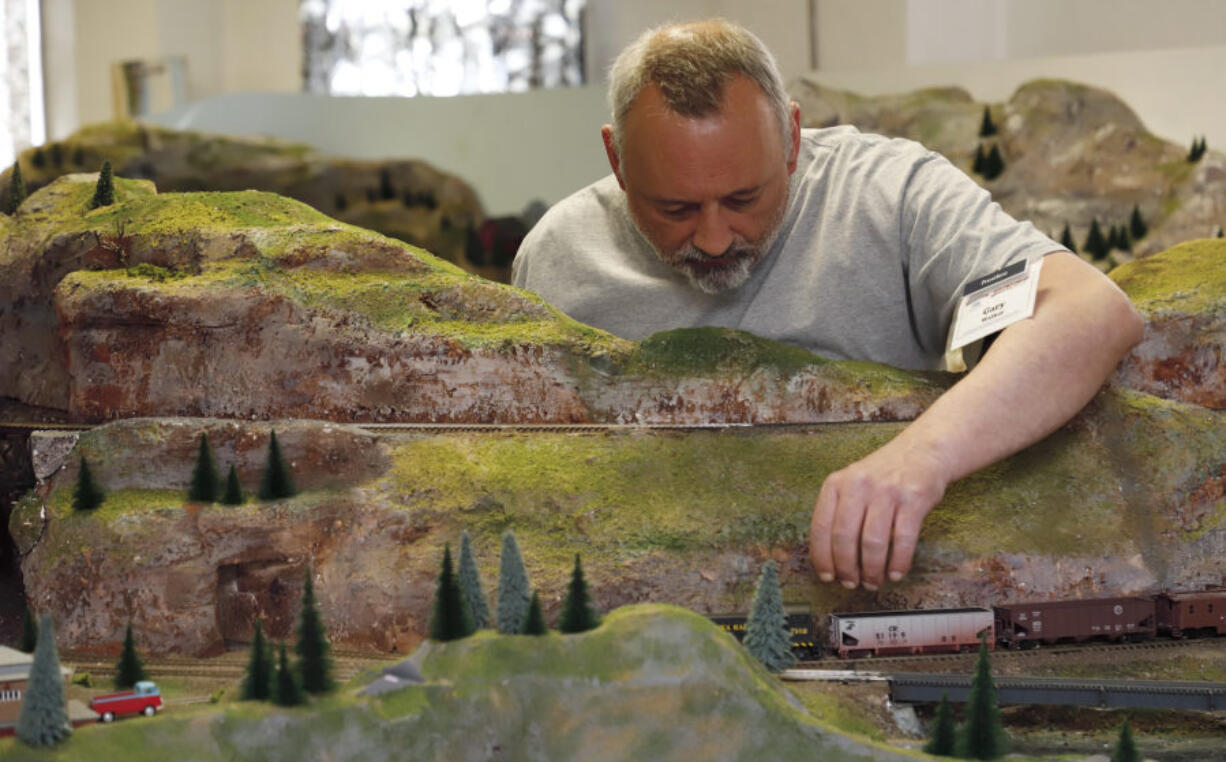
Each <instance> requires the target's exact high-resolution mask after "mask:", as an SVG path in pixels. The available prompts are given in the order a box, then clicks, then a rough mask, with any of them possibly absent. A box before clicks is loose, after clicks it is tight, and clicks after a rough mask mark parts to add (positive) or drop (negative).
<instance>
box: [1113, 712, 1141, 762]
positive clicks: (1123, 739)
mask: <svg viewBox="0 0 1226 762" xmlns="http://www.w3.org/2000/svg"><path fill="white" fill-rule="evenodd" d="M1111 762H1141V753H1140V752H1139V751H1138V750H1137V744H1136V742H1135V741H1133V740H1132V726H1131V725H1129V724H1128V718H1127V717H1125V718H1124V721H1123V722H1122V723H1120V737H1119V738H1118V739H1117V740H1116V742H1115V750H1114V751H1112V752H1111Z"/></svg>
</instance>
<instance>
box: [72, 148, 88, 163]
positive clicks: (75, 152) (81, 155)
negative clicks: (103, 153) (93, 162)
mask: <svg viewBox="0 0 1226 762" xmlns="http://www.w3.org/2000/svg"><path fill="white" fill-rule="evenodd" d="M72 163H73V164H76V165H77V166H78V167H84V166H85V149H84V148H82V147H81V146H77V147H76V148H74V149H72Z"/></svg>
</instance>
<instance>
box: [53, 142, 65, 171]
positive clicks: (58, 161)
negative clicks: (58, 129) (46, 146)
mask: <svg viewBox="0 0 1226 762" xmlns="http://www.w3.org/2000/svg"><path fill="white" fill-rule="evenodd" d="M51 164H52V165H54V166H56V167H63V166H64V146H63V145H61V144H59V143H52V144H51Z"/></svg>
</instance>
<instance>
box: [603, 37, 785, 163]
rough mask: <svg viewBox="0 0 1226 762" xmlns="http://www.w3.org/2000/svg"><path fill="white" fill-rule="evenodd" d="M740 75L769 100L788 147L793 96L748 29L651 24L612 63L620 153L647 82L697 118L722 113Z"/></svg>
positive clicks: (683, 113)
mask: <svg viewBox="0 0 1226 762" xmlns="http://www.w3.org/2000/svg"><path fill="white" fill-rule="evenodd" d="M737 75H744V76H745V77H748V78H749V79H750V80H751V81H753V82H754V84H756V85H757V86H758V87H759V88H761V90H762V92H763V94H765V95H766V97H767V99H768V100H769V101H770V102H771V105H772V106H773V107H774V109H775V112H776V115H777V117H778V119H779V129H780V133H781V135H782V136H783V147H784V150H785V151H786V150H787V146H788V143H789V142H790V141H791V136H792V132H791V119H790V118H789V104H790V102H791V101H790V99H789V98H788V93H787V90H786V89H785V88H784V85H783V77H782V76H781V75H780V74H779V66H778V65H777V64H776V63H775V57H774V56H772V55H771V52H770V51H769V50H767V49H766V46H765V45H764V44H762V40H760V39H758V38H757V36H755V35H754V34H753V33H752V32H750V31H749V30H748V29H745V28H744V27H742V26H740V25H738V24H735V23H733V22H731V21H727V20H726V19H711V20H709V21H700V22H696V23H691V24H674V25H667V26H660V27H656V28H654V29H649V30H647V31H646V32H644V33H643V34H642V35H640V36H639V38H638V39H637V40H635V41H634V42H632V43H630V45H628V46H627V47H626V49H625V50H623V51H622V52H621V54H620V55H618V56H617V60H615V61H614V62H613V65H612V66H611V67H610V68H609V108H610V109H611V110H612V112H613V143H614V146H615V147H616V148H617V153H618V155H619V156H620V155H621V153H622V136H623V134H624V131H625V123H626V115H627V114H628V113H630V106H631V105H632V104H633V103H634V100H635V98H637V97H638V96H639V93H641V92H642V91H643V89H644V88H646V87H647V86H648V85H656V86H657V87H659V88H660V92H661V93H662V94H663V95H664V102H665V103H667V104H668V107H669V108H670V109H671V110H672V111H673V113H676V114H679V115H681V116H685V117H690V118H692V119H699V118H702V117H706V116H711V115H713V114H718V113H719V106H720V101H721V100H722V98H723V95H724V89H725V88H726V87H727V86H728V83H729V82H731V81H732V79H733V78H734V77H736V76H737Z"/></svg>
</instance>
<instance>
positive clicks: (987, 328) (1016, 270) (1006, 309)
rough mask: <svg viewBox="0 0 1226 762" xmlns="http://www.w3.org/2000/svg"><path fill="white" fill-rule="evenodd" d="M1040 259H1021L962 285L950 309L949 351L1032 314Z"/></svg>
mask: <svg viewBox="0 0 1226 762" xmlns="http://www.w3.org/2000/svg"><path fill="white" fill-rule="evenodd" d="M1042 266H1043V260H1042V259H1036V260H1034V261H1033V262H1028V261H1027V260H1024V259H1023V260H1021V261H1018V262H1014V263H1013V264H1011V265H1008V266H1007V267H1005V268H1003V269H1001V270H997V271H996V272H994V273H988V274H987V275H985V276H983V277H982V278H979V279H977V280H974V281H971V282H970V283H968V284H966V287H965V288H964V289H963V290H962V300H961V301H960V302H958V306H957V308H956V309H955V310H954V325H953V328H952V329H951V330H950V332H949V350H950V351H952V350H955V349H959V348H961V347H964V346H966V345H967V344H970V343H971V342H973V341H978V340H979V339H982V338H983V337H984V336H987V335H989V334H993V333H996V332H997V331H999V330H1002V329H1004V328H1007V327H1008V326H1011V325H1013V324H1014V323H1016V322H1017V321H1019V320H1025V319H1026V318H1028V317H1030V316H1031V315H1033V314H1034V299H1035V295H1036V294H1037V293H1038V290H1039V270H1040V269H1042Z"/></svg>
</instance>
